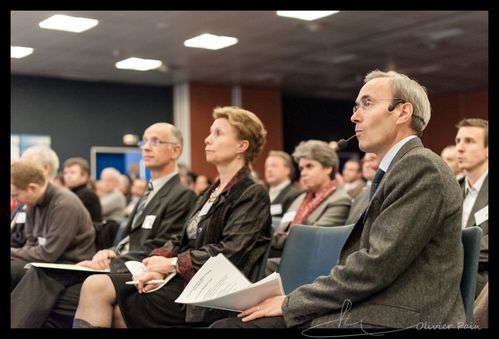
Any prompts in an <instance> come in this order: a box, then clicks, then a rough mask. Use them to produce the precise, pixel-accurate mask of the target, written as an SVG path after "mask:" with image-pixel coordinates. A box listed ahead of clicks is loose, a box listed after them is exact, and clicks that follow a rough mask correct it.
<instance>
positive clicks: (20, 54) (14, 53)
mask: <svg viewBox="0 0 499 339" xmlns="http://www.w3.org/2000/svg"><path fill="white" fill-rule="evenodd" d="M31 53H33V48H31V47H21V46H10V57H11V58H14V59H21V58H24V57H26V56H28V55H30V54H31Z"/></svg>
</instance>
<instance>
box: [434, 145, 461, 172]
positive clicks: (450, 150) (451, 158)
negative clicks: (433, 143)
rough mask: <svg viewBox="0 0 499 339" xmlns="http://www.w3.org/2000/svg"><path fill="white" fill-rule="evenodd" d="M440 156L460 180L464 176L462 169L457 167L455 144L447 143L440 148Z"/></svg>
mask: <svg viewBox="0 0 499 339" xmlns="http://www.w3.org/2000/svg"><path fill="white" fill-rule="evenodd" d="M440 156H441V157H442V159H444V161H445V162H446V163H447V165H449V167H450V169H451V170H452V173H454V175H455V176H456V178H457V179H458V180H461V179H462V178H463V177H464V173H463V170H462V169H460V168H459V165H458V163H457V148H456V145H449V146H447V147H445V148H444V149H443V150H442V153H440Z"/></svg>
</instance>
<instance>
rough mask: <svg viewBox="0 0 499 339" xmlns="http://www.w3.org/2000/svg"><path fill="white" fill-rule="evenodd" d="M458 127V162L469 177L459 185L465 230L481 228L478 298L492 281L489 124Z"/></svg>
mask: <svg viewBox="0 0 499 339" xmlns="http://www.w3.org/2000/svg"><path fill="white" fill-rule="evenodd" d="M456 127H457V128H458V131H457V135H456V147H457V162H458V166H459V168H460V169H462V170H463V172H464V174H465V177H464V178H463V179H461V180H460V182H459V184H460V185H461V188H462V190H463V196H464V202H463V218H462V227H463V228H465V227H470V226H480V227H481V228H482V240H481V243H480V262H479V266H478V276H477V289H476V295H477V296H478V294H479V293H480V291H481V290H482V288H483V287H484V286H485V284H486V283H487V281H488V267H487V266H488V262H489V198H488V193H489V122H488V121H487V120H483V119H463V120H461V121H460V122H459V123H458V124H457V125H456Z"/></svg>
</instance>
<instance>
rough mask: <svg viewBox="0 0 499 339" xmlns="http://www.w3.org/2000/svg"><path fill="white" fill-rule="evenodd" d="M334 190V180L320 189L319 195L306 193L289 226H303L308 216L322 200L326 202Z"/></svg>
mask: <svg viewBox="0 0 499 339" xmlns="http://www.w3.org/2000/svg"><path fill="white" fill-rule="evenodd" d="M335 189H336V180H333V181H331V182H330V183H329V185H327V186H326V187H325V188H323V189H322V191H320V192H319V193H317V194H315V193H314V192H307V194H306V195H305V198H303V201H302V202H301V204H300V207H298V210H297V211H296V215H295V217H294V219H293V221H292V222H291V225H295V224H303V223H304V222H305V220H307V218H308V216H309V215H310V214H311V213H312V212H313V211H314V210H315V209H316V208H317V206H319V205H320V204H321V203H322V202H323V201H324V200H326V199H327V198H328V197H329V196H330V195H331V194H332V193H333V192H334V190H335Z"/></svg>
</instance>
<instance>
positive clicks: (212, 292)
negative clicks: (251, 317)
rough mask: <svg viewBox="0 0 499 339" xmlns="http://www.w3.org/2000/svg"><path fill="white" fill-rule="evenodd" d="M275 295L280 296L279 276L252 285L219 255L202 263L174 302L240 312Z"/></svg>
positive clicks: (282, 291) (273, 275)
mask: <svg viewBox="0 0 499 339" xmlns="http://www.w3.org/2000/svg"><path fill="white" fill-rule="evenodd" d="M277 295H284V290H283V288H282V282H281V276H280V275H279V273H272V274H271V275H269V276H268V277H266V278H264V279H262V280H260V281H258V282H256V283H253V284H252V283H251V282H250V281H249V280H248V279H247V278H246V277H245V276H244V275H243V274H242V273H241V272H240V271H239V270H238V269H237V268H236V267H235V266H234V265H233V264H232V263H231V262H230V261H229V260H228V259H227V258H225V256H224V255H223V254H221V253H220V254H218V255H217V256H216V257H211V258H210V259H208V261H206V263H205V264H204V265H203V266H202V267H201V268H200V269H199V271H198V272H197V273H196V274H195V275H194V277H192V279H191V281H190V282H189V284H187V286H186V287H185V289H184V290H183V292H182V294H180V296H179V297H178V298H177V300H175V302H177V303H181V304H191V305H197V306H204V307H210V308H219V309H222V310H228V311H235V312H240V311H244V310H245V309H248V308H250V307H252V306H255V305H256V304H258V303H260V302H262V301H263V300H265V299H267V298H269V297H273V296H277Z"/></svg>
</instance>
